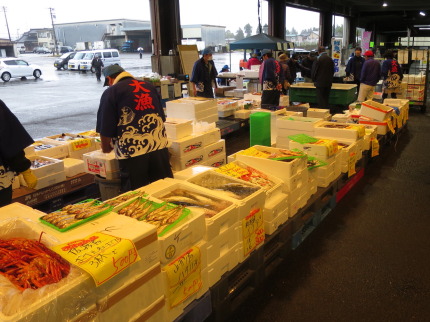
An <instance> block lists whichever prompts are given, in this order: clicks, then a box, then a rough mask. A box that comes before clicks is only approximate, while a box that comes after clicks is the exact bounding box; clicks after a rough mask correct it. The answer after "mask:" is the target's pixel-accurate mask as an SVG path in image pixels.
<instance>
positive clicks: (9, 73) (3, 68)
mask: <svg viewBox="0 0 430 322" xmlns="http://www.w3.org/2000/svg"><path fill="white" fill-rule="evenodd" d="M41 75H42V71H41V69H40V67H39V66H37V65H33V64H29V63H27V62H26V61H25V60H23V59H19V58H0V78H1V79H2V80H3V82H8V81H10V79H11V78H20V77H27V76H33V77H34V78H39V77H40V76H41Z"/></svg>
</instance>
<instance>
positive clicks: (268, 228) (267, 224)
mask: <svg viewBox="0 0 430 322" xmlns="http://www.w3.org/2000/svg"><path fill="white" fill-rule="evenodd" d="M288 218H289V210H288V208H287V209H285V211H284V212H283V213H281V214H279V216H277V217H275V218H273V219H272V220H271V221H266V220H265V221H264V233H265V234H266V235H271V234H273V233H274V232H275V231H276V230H277V229H278V227H279V226H281V225H282V224H283V223H286V222H287V221H288Z"/></svg>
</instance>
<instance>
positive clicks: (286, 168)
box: [236, 145, 307, 182]
mask: <svg viewBox="0 0 430 322" xmlns="http://www.w3.org/2000/svg"><path fill="white" fill-rule="evenodd" d="M254 148H255V149H257V150H260V151H269V152H271V153H272V152H278V151H279V149H278V148H272V147H267V146H261V145H255V146H254ZM236 159H237V160H238V161H242V162H244V163H246V164H249V165H250V166H251V167H254V168H256V169H257V170H261V171H263V172H265V173H269V174H271V175H273V176H275V177H278V178H280V179H281V180H283V181H284V182H285V181H286V179H289V178H291V177H292V176H294V175H296V174H299V173H300V172H301V171H303V170H304V169H306V166H307V158H306V157H304V158H298V159H293V160H292V161H290V162H283V161H276V160H269V159H263V158H258V157H253V156H248V155H243V154H240V153H237V154H236Z"/></svg>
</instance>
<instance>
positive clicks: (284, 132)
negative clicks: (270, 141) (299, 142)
mask: <svg viewBox="0 0 430 322" xmlns="http://www.w3.org/2000/svg"><path fill="white" fill-rule="evenodd" d="M296 134H307V135H309V136H315V130H312V131H306V130H296V129H286V128H279V127H278V128H277V131H276V135H277V136H278V137H284V138H288V137H289V136H291V135H296Z"/></svg>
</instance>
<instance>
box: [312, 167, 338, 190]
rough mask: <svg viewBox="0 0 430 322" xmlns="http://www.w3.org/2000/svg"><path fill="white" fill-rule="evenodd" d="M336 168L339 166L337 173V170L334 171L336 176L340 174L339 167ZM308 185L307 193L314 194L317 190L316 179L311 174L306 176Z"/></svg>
mask: <svg viewBox="0 0 430 322" xmlns="http://www.w3.org/2000/svg"><path fill="white" fill-rule="evenodd" d="M336 165H337V163H336ZM338 168H339V174H337V172H336V173H335V174H336V178H337V177H338V176H339V175H340V167H338ZM335 171H337V168H336V170H335ZM308 187H309V193H310V195H311V196H312V195H313V194H315V193H316V192H317V190H318V184H317V180H316V179H315V178H314V177H313V176H311V175H309V176H308Z"/></svg>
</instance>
